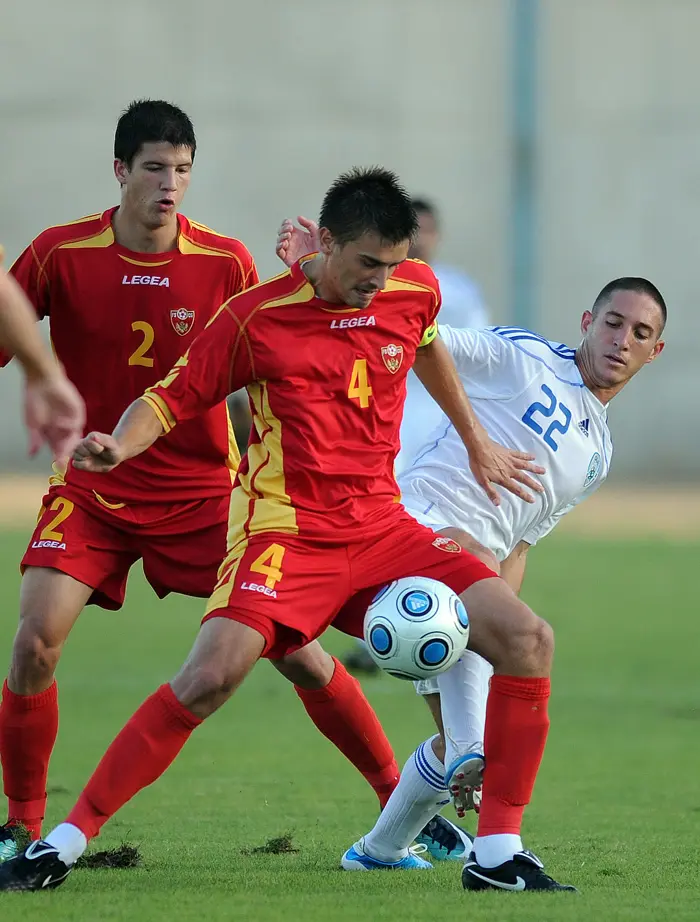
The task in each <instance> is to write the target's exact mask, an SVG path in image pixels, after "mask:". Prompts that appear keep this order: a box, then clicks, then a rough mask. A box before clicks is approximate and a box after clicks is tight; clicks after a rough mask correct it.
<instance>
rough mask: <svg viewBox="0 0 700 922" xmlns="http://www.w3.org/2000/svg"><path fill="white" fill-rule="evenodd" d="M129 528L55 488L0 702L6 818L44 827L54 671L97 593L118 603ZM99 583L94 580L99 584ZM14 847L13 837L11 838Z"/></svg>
mask: <svg viewBox="0 0 700 922" xmlns="http://www.w3.org/2000/svg"><path fill="white" fill-rule="evenodd" d="M122 542H123V536H121V535H120V533H119V531H118V529H115V528H114V527H112V526H108V525H106V524H105V523H103V522H102V521H101V520H100V519H99V518H98V517H96V516H95V515H93V514H91V513H90V512H89V511H88V509H87V508H85V507H84V506H83V505H82V504H81V503H80V502H79V501H78V496H77V494H75V492H69V491H68V490H67V489H66V488H62V490H61V491H60V492H59V491H57V490H52V491H50V492H49V494H48V495H47V496H46V497H45V499H44V512H43V514H42V515H41V517H40V519H39V521H38V523H37V526H36V529H35V531H34V534H33V535H32V539H31V540H30V542H29V547H28V549H27V551H26V553H25V555H24V557H23V559H22V567H23V569H24V576H23V578H22V586H21V592H20V620H19V627H18V630H17V634H16V636H15V639H14V644H13V649H12V660H11V666H10V672H9V675H8V677H7V681H6V682H5V685H4V688H3V697H2V705H1V706H0V760H1V761H2V769H3V778H4V788H5V794H6V795H7V797H8V800H9V810H8V817H9V818H8V823H9V824H18V823H20V822H21V823H22V824H23V825H25V826H26V827H27V828H28V830H29V832H30V834H31V836H32V837H33V838H38V837H39V836H40V833H41V820H42V818H43V816H44V808H45V802H46V778H47V774H48V768H49V760H50V757H51V752H52V750H53V747H54V743H55V740H56V733H57V729H58V693H57V686H56V682H55V679H54V673H55V670H56V666H57V664H58V660H59V658H60V655H61V651H62V648H63V644H64V643H65V641H66V639H67V637H68V635H69V633H70V631H71V629H72V627H73V625H74V624H75V621H76V619H77V618H78V616H79V614H80V612H81V611H82V609H83V607H84V606H85V604H86V603H87V602H88V600H89V599H90V598H91V597H93V601H96V602H97V603H98V604H100V605H104V606H106V607H110V608H119V606H120V605H121V603H122V601H123V597H124V589H125V584H126V575H127V573H128V569H129V566H130V564H131V562H132V559H133V558H132V557H131V556H128V555H127V556H126V557H125V556H124V554H122V553H121V550H122V548H121V543H122ZM93 587H95V588H93ZM5 843H6V845H5V851H6V852H7V853H8V854H9V853H10V852H11V850H12V849H14V844H13V843H12V842H11V841H10V839H9V837H6V838H5Z"/></svg>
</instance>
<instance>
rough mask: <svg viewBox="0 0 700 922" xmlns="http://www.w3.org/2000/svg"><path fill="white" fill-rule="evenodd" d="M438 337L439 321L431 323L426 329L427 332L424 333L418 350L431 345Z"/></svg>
mask: <svg viewBox="0 0 700 922" xmlns="http://www.w3.org/2000/svg"><path fill="white" fill-rule="evenodd" d="M437 335H438V325H437V320H436V321H435V322H434V323H431V324H430V326H429V327H426V329H425V332H424V333H423V339H421V341H420V342H419V343H418V348H419V349H420V347H421V346H427V345H428V344H429V343H431V342H432V341H433V340H434V339H435V337H436V336H437Z"/></svg>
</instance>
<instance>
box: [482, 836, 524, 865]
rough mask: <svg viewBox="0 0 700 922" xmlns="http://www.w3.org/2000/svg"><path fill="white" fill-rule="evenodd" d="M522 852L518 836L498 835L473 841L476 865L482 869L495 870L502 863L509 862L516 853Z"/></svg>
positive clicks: (521, 842)
mask: <svg viewBox="0 0 700 922" xmlns="http://www.w3.org/2000/svg"><path fill="white" fill-rule="evenodd" d="M522 850H523V841H522V839H521V838H520V836H516V835H513V834H512V833H506V832H503V833H499V834H497V835H494V836H477V837H476V839H474V852H475V853H476V860H477V863H478V864H480V865H481V867H482V868H497V867H498V865H499V864H503V862H504V861H510V859H511V858H512V857H513V855H514V854H515V853H516V852H521V851H522Z"/></svg>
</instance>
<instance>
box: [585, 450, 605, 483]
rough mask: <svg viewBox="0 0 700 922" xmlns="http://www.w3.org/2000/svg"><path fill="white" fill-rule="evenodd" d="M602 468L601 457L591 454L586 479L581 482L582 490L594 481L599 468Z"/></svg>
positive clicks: (596, 453) (595, 453)
mask: <svg viewBox="0 0 700 922" xmlns="http://www.w3.org/2000/svg"><path fill="white" fill-rule="evenodd" d="M601 466H602V463H601V457H600V455H599V454H598V452H597V451H596V452H594V453H593V457H592V458H591V460H590V463H589V465H588V470H587V471H586V479H585V480H584V481H583V489H584V490H585V489H586V487H590V485H591V484H592V483H593V481H594V480H595V479H596V477H597V476H598V474H600V468H601Z"/></svg>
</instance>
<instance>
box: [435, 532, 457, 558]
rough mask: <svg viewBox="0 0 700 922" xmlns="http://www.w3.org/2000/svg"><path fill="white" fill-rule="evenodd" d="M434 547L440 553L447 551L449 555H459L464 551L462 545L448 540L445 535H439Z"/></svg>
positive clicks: (451, 539)
mask: <svg viewBox="0 0 700 922" xmlns="http://www.w3.org/2000/svg"><path fill="white" fill-rule="evenodd" d="M433 547H436V548H437V549H438V550H439V551H447V553H448V554H459V552H460V551H461V550H462V545H461V544H457V542H456V541H455V540H454V539H453V538H446V537H445V535H438V537H437V538H436V539H435V540H434V541H433Z"/></svg>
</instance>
